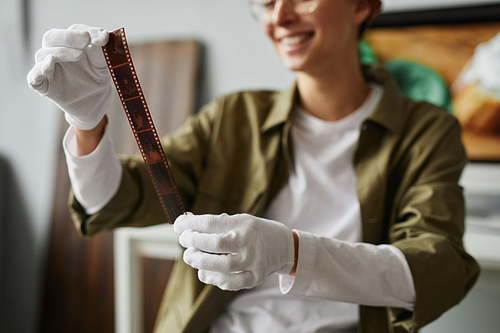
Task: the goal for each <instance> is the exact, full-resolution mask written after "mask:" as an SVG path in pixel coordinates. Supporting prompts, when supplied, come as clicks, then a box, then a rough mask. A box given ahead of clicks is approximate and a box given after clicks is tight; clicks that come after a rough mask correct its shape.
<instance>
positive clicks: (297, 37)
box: [279, 33, 313, 46]
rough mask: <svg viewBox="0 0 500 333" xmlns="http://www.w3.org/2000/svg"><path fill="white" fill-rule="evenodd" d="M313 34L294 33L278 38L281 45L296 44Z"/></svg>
mask: <svg viewBox="0 0 500 333" xmlns="http://www.w3.org/2000/svg"><path fill="white" fill-rule="evenodd" d="M312 36H313V33H307V34H306V33H305V34H300V35H294V36H288V37H283V38H281V39H280V40H279V42H280V44H281V45H284V46H294V45H298V44H300V43H302V42H304V41H305V40H307V39H309V38H311V37H312Z"/></svg>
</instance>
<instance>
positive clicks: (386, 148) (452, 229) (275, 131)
mask: <svg viewBox="0 0 500 333" xmlns="http://www.w3.org/2000/svg"><path fill="white" fill-rule="evenodd" d="M364 71H365V76H366V78H367V79H368V80H369V81H374V82H378V83H380V84H382V85H383V86H384V88H385V90H384V95H383V97H382V100H381V101H380V103H379V105H378V106H377V108H376V109H375V110H374V111H373V113H372V114H371V115H370V116H369V117H368V119H366V121H365V122H364V123H363V125H362V128H361V133H360V137H359V143H358V147H357V150H356V153H355V157H354V169H355V173H356V176H357V193H358V197H359V201H360V205H361V216H362V228H363V235H362V236H363V241H364V242H368V243H373V244H382V243H388V244H392V245H394V246H396V247H398V248H399V249H400V250H401V251H402V252H403V253H404V255H405V256H406V259H407V260H408V263H409V266H410V269H411V272H412V275H413V279H414V283H415V290H416V295H417V298H416V303H415V308H414V311H413V312H409V311H407V310H403V309H393V308H380V307H368V306H360V323H359V331H360V332H362V333H368V332H376V333H381V332H382V333H383V332H415V331H416V330H418V329H419V328H420V327H422V326H423V325H425V324H427V323H429V322H431V321H432V320H434V319H436V318H437V317H439V316H440V315H441V314H442V313H443V312H444V311H446V310H447V309H449V308H450V307H452V306H453V305H455V304H457V303H458V302H459V301H460V300H461V299H462V298H463V297H464V295H465V294H466V293H467V291H468V290H469V289H470V288H471V287H472V285H473V284H474V281H475V279H476V278H477V275H478V271H479V269H478V266H477V264H476V262H475V261H474V259H473V258H472V257H470V256H469V255H468V254H467V253H466V252H465V251H464V248H463V244H462V235H463V232H464V223H463V220H464V203H463V197H462V188H461V187H460V186H459V185H458V184H457V182H458V180H459V177H460V174H461V171H462V168H463V167H464V165H465V164H466V162H467V159H466V156H465V153H464V149H463V147H462V144H461V141H460V127H459V124H458V122H457V121H456V119H455V118H453V117H452V116H450V115H449V114H447V113H446V112H445V111H444V110H442V109H440V108H437V107H435V106H432V105H430V104H425V103H416V102H413V101H411V100H410V99H407V98H405V97H403V96H402V95H400V94H399V92H398V90H397V87H396V85H395V83H394V82H393V80H392V78H391V77H390V75H389V74H388V73H387V72H386V71H384V70H383V69H380V68H374V67H366V68H364ZM296 99H297V90H296V87H295V86H294V87H292V88H290V89H289V90H287V91H284V92H268V91H249V92H240V93H235V94H231V95H228V96H224V97H221V98H218V99H217V100H215V101H214V102H212V103H211V104H209V105H208V106H206V107H205V108H203V109H202V110H201V111H200V112H199V113H198V114H197V115H195V116H193V117H191V118H190V119H189V120H188V121H187V122H186V123H185V124H184V125H183V126H182V127H181V128H179V129H178V130H177V131H176V132H175V133H174V134H173V135H171V136H169V137H167V138H165V140H164V141H163V144H164V149H165V152H166V154H167V157H168V160H169V162H170V166H171V169H172V172H173V174H174V177H175V180H176V183H177V187H178V189H179V191H180V193H181V196H182V198H183V201H184V204H185V206H186V207H187V209H188V210H190V211H192V212H193V213H195V214H200V213H212V214H219V213H222V212H226V213H229V214H233V213H242V212H246V213H250V214H254V215H262V214H263V212H264V210H265V209H266V207H267V206H268V204H269V202H270V200H271V199H272V198H273V197H274V196H275V195H276V194H277V192H278V191H279V190H280V188H281V187H282V186H283V184H284V183H285V182H286V180H287V178H288V175H289V173H290V170H291V169H292V168H293V164H292V158H291V156H290V155H291V149H290V142H289V130H290V111H291V110H292V109H293V108H294V105H295V103H296ZM122 163H123V166H124V173H123V178H122V182H121V185H120V188H119V190H118V193H117V194H116V196H115V197H114V198H113V199H112V201H111V202H109V203H108V204H107V205H106V207H105V208H104V209H102V210H101V211H100V212H98V213H96V214H94V215H92V216H87V215H85V213H84V211H83V209H82V207H81V206H80V205H79V203H78V202H77V201H76V199H75V198H74V197H73V196H70V207H71V211H72V216H73V219H74V221H75V224H76V226H77V228H78V230H79V231H80V232H81V233H82V234H83V235H85V236H90V235H93V234H96V233H97V232H99V231H102V230H105V229H112V228H116V227H120V226H148V225H153V224H159V223H165V222H166V218H165V215H164V212H163V209H162V207H161V205H160V203H159V200H158V199H157V197H156V192H155V190H154V188H153V186H152V184H151V181H150V179H149V175H148V172H147V170H146V167H145V166H144V163H143V162H142V161H141V160H139V159H133V158H123V159H122ZM325 205H326V207H327V205H328V204H327V203H325ZM332 215H333V214H332ZM332 222H333V219H332ZM298 269H300V267H299V268H298ZM332 283H334V282H332ZM233 295H234V293H231V292H225V291H222V290H220V289H218V288H217V287H213V286H209V285H204V284H202V283H201V282H199V281H198V278H197V272H196V271H195V270H194V269H192V268H190V267H189V266H187V265H186V264H184V263H183V261H182V260H178V261H177V263H176V265H175V266H174V269H173V271H172V273H171V277H170V279H169V283H168V286H167V289H166V291H165V294H164V299H163V303H162V306H161V308H160V311H159V314H158V319H157V323H156V332H189V333H192V332H204V331H206V330H207V328H208V326H209V325H210V323H211V322H212V321H213V319H214V318H215V317H216V316H217V314H218V313H219V312H220V311H221V309H223V307H224V306H225V305H226V304H227V303H228V302H229V301H230V300H231V299H232V297H233Z"/></svg>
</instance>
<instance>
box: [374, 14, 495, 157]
mask: <svg viewBox="0 0 500 333" xmlns="http://www.w3.org/2000/svg"><path fill="white" fill-rule="evenodd" d="M365 38H366V41H367V42H368V44H369V45H370V46H371V47H372V49H373V52H374V53H375V55H376V57H377V59H378V61H379V62H381V63H384V64H387V65H391V64H393V63H394V62H396V61H398V62H401V61H404V62H407V63H418V64H420V65H422V66H424V67H425V68H428V69H430V70H431V71H432V72H434V73H437V74H438V75H439V76H440V78H441V79H442V80H443V82H444V84H445V85H446V86H447V88H448V91H449V92H450V98H451V101H450V103H449V106H445V105H440V106H445V107H446V108H447V109H448V110H449V111H450V112H452V113H453V114H454V115H455V116H456V117H457V118H458V120H459V121H460V124H461V126H462V130H463V132H462V133H463V134H462V139H463V143H464V146H465V149H466V151H467V156H468V157H469V159H470V160H473V161H497V162H498V161H500V22H495V23H474V24H456V25H432V26H431V25H424V26H411V27H398V28H374V29H371V30H370V31H367V33H366V36H365ZM387 67H389V66H387ZM388 69H390V68H388ZM396 79H397V81H398V84H400V85H401V82H400V81H401V80H402V79H401V77H399V78H396ZM434 81H435V80H434ZM447 105H448V104H447Z"/></svg>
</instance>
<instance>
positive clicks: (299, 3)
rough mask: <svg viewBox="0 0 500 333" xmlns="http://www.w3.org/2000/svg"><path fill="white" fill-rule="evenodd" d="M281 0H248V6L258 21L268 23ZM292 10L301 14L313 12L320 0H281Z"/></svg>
mask: <svg viewBox="0 0 500 333" xmlns="http://www.w3.org/2000/svg"><path fill="white" fill-rule="evenodd" d="M278 1H280V0H248V8H249V9H250V13H251V14H252V16H253V18H254V19H255V20H256V21H257V22H258V23H268V22H270V21H271V17H272V15H273V12H274V8H275V6H276V3H277V2H278ZM281 1H283V2H284V5H285V6H287V8H288V9H289V10H291V11H293V12H294V13H296V14H299V15H305V14H310V13H312V12H313V11H314V10H315V9H316V7H317V6H318V2H319V0H281Z"/></svg>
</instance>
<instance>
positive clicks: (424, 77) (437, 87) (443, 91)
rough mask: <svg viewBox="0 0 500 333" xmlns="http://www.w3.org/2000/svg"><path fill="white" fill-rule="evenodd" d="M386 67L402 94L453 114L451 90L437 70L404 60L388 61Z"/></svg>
mask: <svg viewBox="0 0 500 333" xmlns="http://www.w3.org/2000/svg"><path fill="white" fill-rule="evenodd" d="M384 66H385V68H386V69H387V70H388V71H389V72H390V73H391V74H392V76H393V77H394V79H395V80H396V83H397V85H398V88H399V91H400V92H401V93H402V94H404V95H406V96H408V97H410V98H411V99H413V100H415V101H418V102H420V101H423V102H428V103H431V104H434V105H437V106H440V107H442V108H445V109H446V110H448V112H449V113H452V112H453V106H452V102H451V94H450V90H449V89H448V86H447V85H446V83H445V82H444V80H443V78H442V77H441V76H440V75H439V74H438V73H437V72H436V71H435V70H433V69H431V68H429V67H427V66H425V65H422V64H420V63H418V62H416V61H411V60H402V59H397V60H391V61H388V62H386V63H385V64H384Z"/></svg>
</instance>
